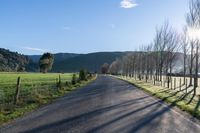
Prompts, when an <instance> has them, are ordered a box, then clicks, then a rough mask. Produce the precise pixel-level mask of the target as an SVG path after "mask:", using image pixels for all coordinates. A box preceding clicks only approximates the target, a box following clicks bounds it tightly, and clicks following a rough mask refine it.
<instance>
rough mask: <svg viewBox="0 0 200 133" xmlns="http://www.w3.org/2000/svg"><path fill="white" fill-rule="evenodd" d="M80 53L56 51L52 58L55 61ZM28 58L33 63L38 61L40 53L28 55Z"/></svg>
mask: <svg viewBox="0 0 200 133" xmlns="http://www.w3.org/2000/svg"><path fill="white" fill-rule="evenodd" d="M78 55H80V54H74V53H57V54H54V60H55V62H60V61H63V60H66V59H69V58H73V57H76V56H78ZM28 57H29V59H31V60H32V61H33V62H34V63H38V62H39V59H40V57H41V55H28Z"/></svg>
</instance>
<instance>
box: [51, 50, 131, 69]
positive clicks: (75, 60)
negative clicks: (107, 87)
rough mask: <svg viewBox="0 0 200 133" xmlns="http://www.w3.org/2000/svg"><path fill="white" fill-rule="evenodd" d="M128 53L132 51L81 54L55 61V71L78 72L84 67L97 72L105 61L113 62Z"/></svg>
mask: <svg viewBox="0 0 200 133" xmlns="http://www.w3.org/2000/svg"><path fill="white" fill-rule="evenodd" d="M128 53H130V52H98V53H89V54H81V55H77V56H75V57H72V58H68V59H65V60H63V61H60V62H57V63H55V64H54V65H53V71H54V72H59V71H60V72H76V71H79V70H80V69H82V68H83V69H86V70H88V71H92V72H97V71H100V67H101V65H102V64H103V63H105V62H106V63H108V64H111V63H112V62H113V61H114V60H115V59H116V58H121V57H122V56H124V55H126V54H128Z"/></svg>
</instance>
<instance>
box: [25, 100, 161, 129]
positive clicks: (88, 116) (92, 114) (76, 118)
mask: <svg viewBox="0 0 200 133" xmlns="http://www.w3.org/2000/svg"><path fill="white" fill-rule="evenodd" d="M147 97H149V96H145V97H141V98H138V99H134V100H130V101H126V102H123V103H120V104H117V105H113V106H109V107H104V108H100V109H96V110H94V111H91V112H88V113H84V114H81V115H78V116H74V117H71V118H67V119H64V120H60V121H57V122H54V123H50V124H46V125H43V126H40V127H37V128H34V129H31V130H27V131H24V132H23V133H33V132H42V131H45V130H48V129H53V128H54V127H58V126H60V125H63V124H66V126H67V125H69V123H70V122H73V121H80V120H81V119H82V118H84V119H91V118H92V117H95V116H98V115H100V114H103V113H106V112H108V111H111V110H115V109H119V108H124V107H126V106H130V105H134V104H136V103H138V102H137V101H138V100H143V99H145V98H147ZM158 102H159V101H158ZM158 102H155V103H152V104H150V105H148V106H145V107H143V108H140V109H137V110H135V111H133V112H131V113H129V114H132V113H134V112H139V111H141V110H143V109H145V108H148V107H150V106H153V105H154V104H157V103H158ZM129 114H127V115H126V116H128V115H129ZM124 117H125V116H124Z"/></svg>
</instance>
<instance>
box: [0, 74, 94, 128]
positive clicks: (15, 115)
mask: <svg viewBox="0 0 200 133" xmlns="http://www.w3.org/2000/svg"><path fill="white" fill-rule="evenodd" d="M96 78H97V75H95V76H93V77H91V78H89V79H88V80H86V81H81V82H79V83H77V84H74V85H70V86H68V87H67V88H66V89H64V88H63V89H61V90H58V93H57V94H56V95H55V96H52V97H50V98H48V99H45V102H44V103H43V102H42V103H33V104H32V103H31V104H27V105H26V106H24V105H22V107H20V105H18V106H19V107H18V108H19V109H17V110H16V109H14V111H13V112H12V113H11V114H8V115H4V114H3V113H0V128H2V127H4V126H6V125H7V124H9V123H12V122H14V121H16V120H17V119H20V117H22V116H25V115H28V114H30V113H32V112H34V111H37V110H38V109H39V108H42V107H44V106H47V105H49V104H52V103H53V102H55V101H56V100H58V99H60V98H62V97H65V96H66V95H68V94H70V93H71V92H74V91H75V90H78V89H81V88H83V87H85V86H87V85H88V84H90V83H92V82H93V81H95V80H96ZM52 89H53V88H52ZM9 115H10V116H9Z"/></svg>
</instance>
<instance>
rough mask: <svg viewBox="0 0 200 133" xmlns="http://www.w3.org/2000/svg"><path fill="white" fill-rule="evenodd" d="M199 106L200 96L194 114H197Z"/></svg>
mask: <svg viewBox="0 0 200 133" xmlns="http://www.w3.org/2000/svg"><path fill="white" fill-rule="evenodd" d="M199 106H200V98H199V101H198V103H197V105H196V106H195V109H194V115H196V114H197V112H198V109H199Z"/></svg>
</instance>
